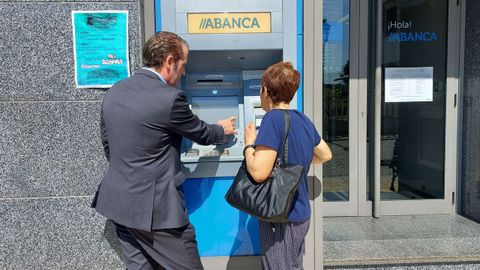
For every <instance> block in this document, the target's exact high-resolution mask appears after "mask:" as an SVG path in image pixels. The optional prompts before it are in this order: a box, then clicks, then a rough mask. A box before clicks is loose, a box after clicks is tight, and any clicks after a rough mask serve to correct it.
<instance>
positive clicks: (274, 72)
mask: <svg viewBox="0 0 480 270" xmlns="http://www.w3.org/2000/svg"><path fill="white" fill-rule="evenodd" d="M299 84H300V73H298V71H297V70H295V69H294V68H293V66H292V64H291V63H290V62H279V63H276V64H273V65H271V66H270V67H268V68H267V70H265V72H264V73H263V77H262V91H265V88H266V89H267V93H268V96H269V97H270V98H271V99H272V102H273V104H278V103H280V102H286V103H289V102H290V101H291V100H292V99H293V96H295V92H297V89H298V85H299Z"/></svg>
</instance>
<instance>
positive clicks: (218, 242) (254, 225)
mask: <svg viewBox="0 0 480 270" xmlns="http://www.w3.org/2000/svg"><path fill="white" fill-rule="evenodd" d="M232 182H233V179H232V178H231V177H216V178H191V179H187V181H185V183H184V184H183V191H184V193H185V201H186V207H187V210H188V213H189V218H190V222H191V223H192V224H193V225H194V226H195V231H196V234H197V242H198V249H199V252H200V256H248V255H259V254H260V243H259V241H260V240H259V239H260V236H259V228H258V220H257V219H255V218H252V217H251V216H249V215H247V214H245V213H243V212H240V211H238V210H237V209H235V208H233V207H232V206H230V205H229V204H228V203H227V202H226V201H225V199H224V196H225V193H226V192H227V190H228V188H229V187H230V185H231V184H232Z"/></svg>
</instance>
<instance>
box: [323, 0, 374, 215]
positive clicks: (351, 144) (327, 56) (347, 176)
mask: <svg viewBox="0 0 480 270" xmlns="http://www.w3.org/2000/svg"><path fill="white" fill-rule="evenodd" d="M322 26H323V27H322V30H323V35H322V46H321V48H322V51H321V53H322V55H323V57H322V64H321V67H322V76H321V77H322V78H323V79H322V95H321V101H320V100H318V101H316V102H315V104H321V108H322V109H321V113H322V131H321V134H322V136H323V139H324V140H325V141H326V142H327V143H328V145H329V146H330V148H331V150H332V153H333V159H332V160H331V161H330V162H327V163H326V164H324V165H323V173H322V179H323V201H324V212H323V213H324V215H325V216H356V215H359V214H362V213H365V206H366V191H365V190H366V170H365V168H366V167H365V166H366V165H365V164H366V156H365V150H363V149H366V146H365V145H366V142H365V138H366V94H367V91H366V74H367V72H366V60H367V45H366V44H367V43H368V39H367V37H368V2H361V3H360V2H359V1H349V0H342V1H338V0H324V1H323V21H322ZM315 106H318V105H315ZM364 107H365V109H364ZM362 153H363V156H362ZM362 168H364V169H362ZM367 212H368V211H367Z"/></svg>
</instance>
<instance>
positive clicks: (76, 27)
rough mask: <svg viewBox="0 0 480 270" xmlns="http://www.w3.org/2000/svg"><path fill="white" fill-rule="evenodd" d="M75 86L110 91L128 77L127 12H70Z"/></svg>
mask: <svg viewBox="0 0 480 270" xmlns="http://www.w3.org/2000/svg"><path fill="white" fill-rule="evenodd" d="M72 24H73V50H74V57H75V85H76V87H77V88H109V87H111V86H112V85H113V84H114V83H115V82H117V81H119V80H121V79H124V78H127V77H128V76H130V64H129V59H128V11H107V10H102V11H72Z"/></svg>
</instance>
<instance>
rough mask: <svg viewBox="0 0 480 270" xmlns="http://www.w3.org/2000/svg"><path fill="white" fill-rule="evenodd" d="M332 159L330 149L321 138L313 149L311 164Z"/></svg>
mask: <svg viewBox="0 0 480 270" xmlns="http://www.w3.org/2000/svg"><path fill="white" fill-rule="evenodd" d="M331 159H332V151H330V147H328V145H327V143H326V142H325V141H324V140H323V139H321V140H320V143H319V144H318V145H317V146H315V148H314V149H313V159H312V164H320V163H324V162H327V161H329V160H331Z"/></svg>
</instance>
